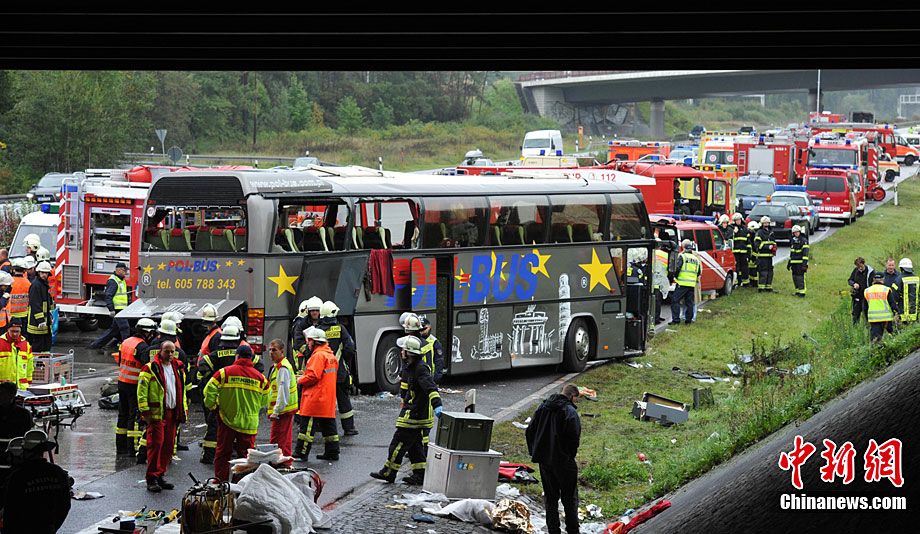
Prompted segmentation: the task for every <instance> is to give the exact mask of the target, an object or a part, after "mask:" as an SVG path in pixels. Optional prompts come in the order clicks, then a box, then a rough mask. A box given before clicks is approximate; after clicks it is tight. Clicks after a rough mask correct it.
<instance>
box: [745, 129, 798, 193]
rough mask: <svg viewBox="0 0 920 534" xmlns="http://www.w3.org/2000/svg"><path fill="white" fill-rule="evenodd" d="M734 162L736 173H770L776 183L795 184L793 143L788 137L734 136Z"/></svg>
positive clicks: (794, 151)
mask: <svg viewBox="0 0 920 534" xmlns="http://www.w3.org/2000/svg"><path fill="white" fill-rule="evenodd" d="M734 150H735V163H736V164H737V165H738V175H739V176H746V175H748V174H764V175H771V176H773V178H774V179H775V180H776V184H777V185H796V184H797V183H798V181H797V178H796V173H795V154H796V150H795V144H794V143H793V142H792V140H790V139H789V138H778V139H777V138H774V139H773V140H765V139H764V137H760V138H759V139H755V138H753V137H736V138H735V148H734Z"/></svg>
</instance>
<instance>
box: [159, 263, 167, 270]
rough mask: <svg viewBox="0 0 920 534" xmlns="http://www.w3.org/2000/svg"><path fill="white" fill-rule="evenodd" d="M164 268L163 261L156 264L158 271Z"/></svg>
mask: <svg viewBox="0 0 920 534" xmlns="http://www.w3.org/2000/svg"><path fill="white" fill-rule="evenodd" d="M164 269H166V264H165V263H161V264H159V265H157V270H158V271H162V270H164Z"/></svg>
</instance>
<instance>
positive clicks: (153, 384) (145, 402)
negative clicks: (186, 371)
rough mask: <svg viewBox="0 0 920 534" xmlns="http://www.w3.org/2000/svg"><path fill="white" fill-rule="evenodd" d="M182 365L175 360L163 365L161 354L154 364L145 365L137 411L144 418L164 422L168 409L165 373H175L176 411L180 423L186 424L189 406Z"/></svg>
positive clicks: (139, 386) (139, 389) (138, 394)
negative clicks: (164, 414) (165, 411)
mask: <svg viewBox="0 0 920 534" xmlns="http://www.w3.org/2000/svg"><path fill="white" fill-rule="evenodd" d="M181 367H182V363H181V362H179V360H177V359H175V358H173V359H172V360H170V362H169V366H168V367H167V366H165V365H164V364H163V360H161V359H160V356H159V354H158V355H157V356H156V358H154V359H153V361H152V362H150V363H148V364H146V365H144V367H143V368H142V369H141V373H140V375H139V376H138V381H137V411H138V412H140V414H141V415H142V416H144V418H145V419H146V418H148V417H149V418H151V419H152V420H154V421H162V420H163V412H164V410H165V409H166V382H165V377H164V373H173V374H174V376H175V379H176V410H177V414H178V416H179V417H178V418H177V419H178V421H179V422H180V423H184V422H185V417H186V413H187V411H188V404H187V400H186V397H185V388H184V387H183V383H182V370H181Z"/></svg>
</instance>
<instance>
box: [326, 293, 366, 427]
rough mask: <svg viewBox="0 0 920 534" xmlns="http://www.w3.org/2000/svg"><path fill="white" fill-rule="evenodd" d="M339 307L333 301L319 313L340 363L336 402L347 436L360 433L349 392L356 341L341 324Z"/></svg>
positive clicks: (331, 347) (328, 301)
mask: <svg viewBox="0 0 920 534" xmlns="http://www.w3.org/2000/svg"><path fill="white" fill-rule="evenodd" d="M338 314H339V307H338V306H336V305H335V303H334V302H332V301H331V300H327V301H326V302H324V303H323V305H322V307H321V308H320V312H319V317H320V319H319V325H318V328H321V329H322V330H323V331H324V332H325V333H326V342H327V343H328V344H329V349H330V350H332V353H333V354H335V359H336V361H338V363H339V367H338V372H337V374H336V381H335V400H336V403H337V404H338V408H339V420H340V421H341V422H342V431H343V432H344V434H345V435H346V436H354V435H356V434H357V433H358V431H357V430H356V429H355V412H354V409H353V408H352V406H351V397H350V396H349V394H348V390H349V388H350V387H351V383H352V377H351V372H350V369H352V368H353V366H354V361H355V360H354V357H355V340H354V339H352V337H351V334H349V333H348V329H346V328H345V327H343V326H342V325H341V324H339V321H338V319H337V317H336V316H337V315H338Z"/></svg>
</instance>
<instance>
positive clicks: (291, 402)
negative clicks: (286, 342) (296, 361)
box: [268, 358, 297, 415]
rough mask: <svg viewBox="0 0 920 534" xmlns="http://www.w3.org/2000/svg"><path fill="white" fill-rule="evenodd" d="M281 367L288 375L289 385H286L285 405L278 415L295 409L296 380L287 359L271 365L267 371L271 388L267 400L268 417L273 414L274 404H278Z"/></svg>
mask: <svg viewBox="0 0 920 534" xmlns="http://www.w3.org/2000/svg"><path fill="white" fill-rule="evenodd" d="M282 367H283V368H285V369H287V370H288V373H290V377H291V383H290V384H289V385H288V401H287V404H286V405H285V406H284V408H283V409H282V410H281V412H280V413H279V415H282V414H286V413H288V412H293V411H294V410H296V409H297V379H296V378H295V376H294V368H293V367H292V366H291V362H289V361H288V359H287V358H284V359H282V360H281V362H280V363H276V364H273V365H272V366H271V367H270V368H269V370H268V381H269V382H270V383H271V387H272V389H271V394H270V395H269V399H268V413H269V415H270V414H273V413H275V404H276V403H277V402H278V373H280V372H281V368H282Z"/></svg>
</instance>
